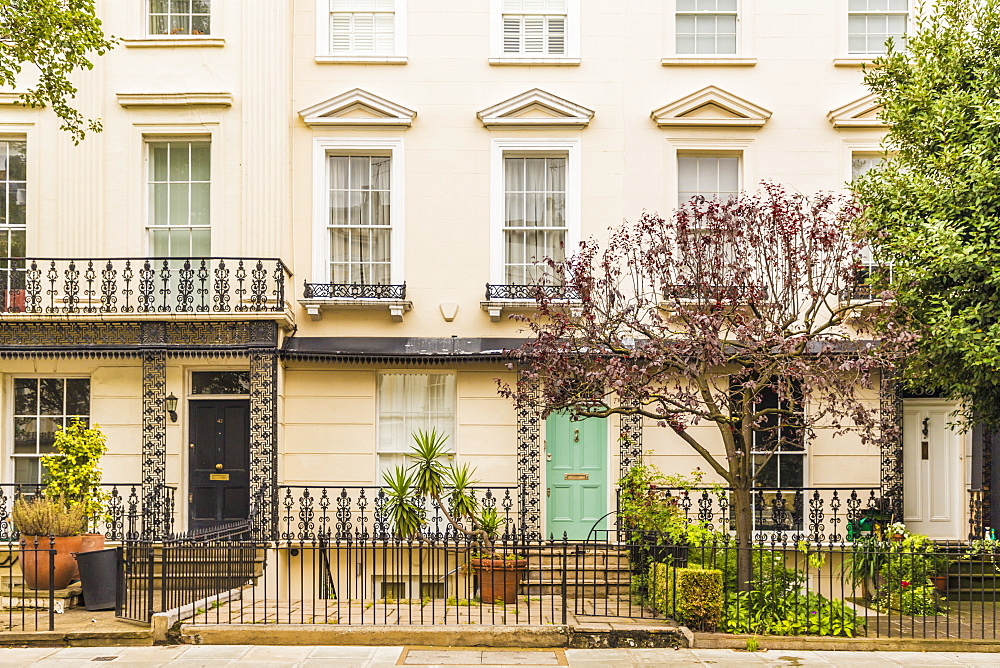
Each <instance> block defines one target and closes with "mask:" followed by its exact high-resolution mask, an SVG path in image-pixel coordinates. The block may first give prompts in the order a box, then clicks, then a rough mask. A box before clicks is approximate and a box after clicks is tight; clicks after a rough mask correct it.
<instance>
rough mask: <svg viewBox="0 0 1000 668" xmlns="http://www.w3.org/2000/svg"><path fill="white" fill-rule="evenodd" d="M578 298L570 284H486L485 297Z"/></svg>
mask: <svg viewBox="0 0 1000 668" xmlns="http://www.w3.org/2000/svg"><path fill="white" fill-rule="evenodd" d="M542 297H544V298H546V299H569V300H573V299H579V298H580V293H579V292H577V289H576V288H575V287H574V286H572V285H494V284H492V283H487V284H486V299H487V300H494V299H536V300H537V299H539V298H542Z"/></svg>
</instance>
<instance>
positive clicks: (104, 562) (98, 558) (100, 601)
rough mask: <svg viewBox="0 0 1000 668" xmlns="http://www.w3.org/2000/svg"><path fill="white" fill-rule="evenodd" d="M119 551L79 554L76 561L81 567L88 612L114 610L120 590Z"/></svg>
mask: <svg viewBox="0 0 1000 668" xmlns="http://www.w3.org/2000/svg"><path fill="white" fill-rule="evenodd" d="M117 552H118V551H117V550H116V549H115V548H113V547H112V548H108V549H106V550H94V551H93V552H79V553H77V554H76V561H77V563H78V564H79V566H80V584H81V585H82V586H83V603H84V605H86V606H87V610H90V611H94V610H114V609H115V595H116V594H117V590H118V570H117V566H118V564H117Z"/></svg>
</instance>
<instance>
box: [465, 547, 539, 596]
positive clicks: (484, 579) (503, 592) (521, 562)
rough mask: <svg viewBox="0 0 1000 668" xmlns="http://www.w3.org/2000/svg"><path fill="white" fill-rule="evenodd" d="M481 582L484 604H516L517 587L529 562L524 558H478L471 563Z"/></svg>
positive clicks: (481, 594)
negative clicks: (498, 602) (499, 602)
mask: <svg viewBox="0 0 1000 668" xmlns="http://www.w3.org/2000/svg"><path fill="white" fill-rule="evenodd" d="M469 564H470V565H471V566H472V568H473V569H474V570H475V571H476V578H477V579H478V580H479V600H481V601H482V602H483V603H494V602H497V601H503V602H504V603H514V602H515V601H517V586H518V584H520V582H521V577H522V575H523V574H524V571H525V570H526V569H527V568H528V560H527V559H525V558H523V557H517V558H515V559H503V558H496V559H494V558H492V557H477V558H473V559H471V560H470V561H469Z"/></svg>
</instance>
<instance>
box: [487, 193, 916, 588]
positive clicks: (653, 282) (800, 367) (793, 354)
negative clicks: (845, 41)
mask: <svg viewBox="0 0 1000 668" xmlns="http://www.w3.org/2000/svg"><path fill="white" fill-rule="evenodd" d="M857 215H858V209H857V208H856V207H855V206H854V205H853V203H852V202H851V201H850V200H849V199H847V198H844V197H839V196H834V195H826V194H824V195H817V196H815V197H814V198H812V199H811V200H810V199H806V198H804V197H801V196H793V195H789V194H788V193H786V192H785V191H784V190H783V189H781V188H780V187H778V186H775V185H773V184H765V185H764V188H763V190H762V191H761V193H760V194H757V195H748V194H744V195H741V196H739V197H737V198H732V199H730V200H727V201H725V202H719V201H715V200H713V201H705V200H700V199H696V200H694V201H692V202H690V203H688V204H685V205H684V206H682V207H681V208H680V209H679V210H678V211H676V212H675V214H674V215H673V216H672V217H670V218H669V219H662V218H660V217H658V216H655V215H652V214H646V215H644V216H643V217H642V218H641V219H640V220H639V221H638V222H636V223H634V224H631V223H625V224H623V225H622V226H620V227H618V228H616V229H614V230H613V231H612V233H611V236H610V239H609V241H608V243H607V246H606V247H605V248H603V249H602V248H601V247H600V245H599V244H598V243H597V242H595V241H592V240H591V241H585V242H583V243H582V244H581V246H580V250H579V251H578V252H577V253H576V254H575V255H573V256H572V257H570V258H569V259H568V260H566V261H565V262H564V263H555V262H550V263H549V266H550V267H551V271H552V273H553V279H554V280H556V281H561V282H565V283H568V284H572V285H573V286H575V288H576V290H577V292H578V293H579V295H580V299H581V302H582V304H581V306H580V308H579V309H578V310H575V311H576V312H574V310H567V309H566V308H565V307H564V305H562V304H560V303H558V301H556V300H553V299H551V298H547V297H545V296H544V295H542V294H540V293H539V295H538V297H539V300H540V308H539V311H538V314H537V316H534V317H531V318H527V319H526V322H527V324H528V326H529V328H530V329H531V331H532V333H533V334H534V338H532V339H530V340H529V341H528V342H527V343H526V344H525V345H524V346H523V347H522V348H521V349H519V350H518V351H517V352H516V357H517V361H518V364H519V365H520V366H521V367H522V368H523V369H524V371H523V373H522V375H521V376H520V379H519V381H518V383H517V385H516V386H515V387H508V386H503V385H502V386H501V392H503V393H505V394H506V395H508V396H511V397H514V398H515V399H517V400H519V401H532V400H533V399H534V398H535V396H536V395H535V393H536V392H537V393H538V394H540V400H541V404H542V405H543V406H544V407H545V413H546V414H547V413H550V412H552V411H554V410H561V409H568V410H571V411H572V412H573V413H574V414H576V415H577V416H583V417H610V416H612V415H642V416H643V417H646V418H649V419H652V420H655V421H656V422H657V423H658V424H660V425H661V426H663V427H666V428H669V429H671V430H672V431H673V433H674V434H676V436H677V438H679V439H680V440H681V441H683V442H684V443H686V444H687V445H688V446H689V447H690V448H692V449H693V450H694V451H696V452H697V453H698V454H700V455H701V456H702V457H703V458H704V459H705V461H706V462H707V463H708V465H709V467H710V468H711V469H712V470H713V471H714V472H715V473H716V474H717V475H718V477H719V478H721V479H722V480H724V481H725V483H726V484H727V485H728V486H730V487H731V488H732V497H731V498H732V500H733V504H734V513H735V515H736V528H737V535H738V537H739V538H740V540H741V541H746V540H749V538H750V536H751V530H752V520H751V516H750V489H751V488H752V486H753V481H754V478H755V477H757V476H759V475H761V472H762V471H767V470H768V465H769V463H770V460H771V459H772V458H773V457H774V455H775V454H776V453H778V452H781V451H783V450H788V449H796V448H799V447H801V443H802V442H803V439H806V440H807V439H809V438H810V437H811V436H812V435H813V432H814V428H815V427H816V426H817V425H820V424H822V425H824V427H826V428H829V429H831V430H832V431H834V432H835V433H845V432H848V431H854V432H857V433H858V434H859V435H860V437H861V438H862V439H864V440H865V441H866V442H868V443H877V442H880V440H881V439H883V438H893V437H894V435H893V434H892V433H891V430H889V429H884V428H883V426H884V425H883V424H882V422H881V414H880V410H879V402H878V401H877V399H876V400H874V401H873V398H874V397H875V396H877V394H875V393H877V385H878V379H879V377H880V372H882V371H884V370H885V369H887V368H889V367H891V366H892V364H893V362H894V360H895V358H896V357H897V356H898V355H899V354H900V352H901V350H902V349H903V348H905V346H906V345H907V342H908V337H907V336H905V335H900V336H887V337H886V340H884V341H882V342H879V343H875V342H873V341H870V340H869V341H865V340H859V337H858V335H857V333H858V332H859V331H860V336H861V338H862V339H863V338H864V336H865V332H866V327H867V325H866V323H867V322H868V320H869V319H870V318H874V317H877V315H878V313H877V312H878V311H880V310H881V309H882V308H883V307H885V300H884V299H883V296H882V295H872V296H870V298H867V299H865V300H863V301H862V302H859V301H858V300H851V299H850V298H851V297H856V296H858V295H857V288H858V286H857V284H856V281H857V277H858V274H857V271H856V258H857V256H858V253H859V251H860V242H859V241H857V240H856V239H855V238H854V236H853V234H852V228H853V226H854V224H855V219H856V216H857ZM864 387H868V388H872V389H871V390H870V392H869V394H868V396H867V397H865V396H863V393H862V392H861V391H860V390H861V388H864ZM806 404H808V407H807V408H806ZM698 425H708V426H714V427H715V429H714V430H705V429H692V427H695V426H698ZM744 544H745V543H744ZM744 575H748V573H745V574H744ZM748 580H749V577H745V578H743V579H742V581H743V582H746V581H748Z"/></svg>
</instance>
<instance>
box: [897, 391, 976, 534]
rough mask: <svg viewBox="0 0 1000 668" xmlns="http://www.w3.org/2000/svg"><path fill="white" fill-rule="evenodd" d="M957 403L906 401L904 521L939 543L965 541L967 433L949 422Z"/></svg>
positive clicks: (935, 400) (904, 417) (904, 419)
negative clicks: (953, 426)
mask: <svg viewBox="0 0 1000 668" xmlns="http://www.w3.org/2000/svg"><path fill="white" fill-rule="evenodd" d="M954 410H955V404H954V403H952V402H949V401H945V400H942V399H913V400H905V401H904V402H903V522H904V523H905V524H906V528H907V529H909V530H910V531H912V532H913V533H922V534H926V535H927V536H930V537H931V538H934V539H937V540H944V539H951V540H958V539H961V538H962V537H963V534H964V533H965V531H964V530H963V527H964V523H963V512H964V508H965V476H964V473H965V448H964V443H965V434H963V433H962V432H959V431H956V430H955V429H953V428H952V427H951V426H949V424H948V423H949V422H951V421H952V418H951V413H952V411H954Z"/></svg>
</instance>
